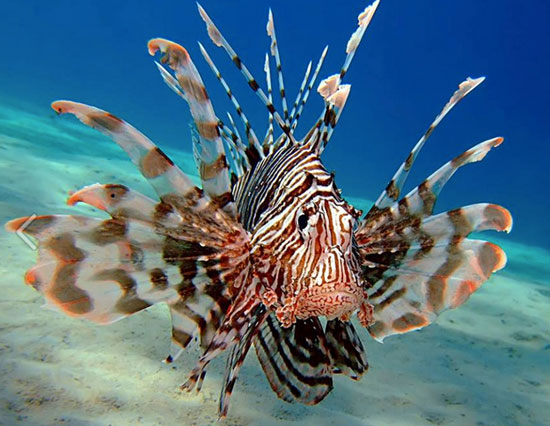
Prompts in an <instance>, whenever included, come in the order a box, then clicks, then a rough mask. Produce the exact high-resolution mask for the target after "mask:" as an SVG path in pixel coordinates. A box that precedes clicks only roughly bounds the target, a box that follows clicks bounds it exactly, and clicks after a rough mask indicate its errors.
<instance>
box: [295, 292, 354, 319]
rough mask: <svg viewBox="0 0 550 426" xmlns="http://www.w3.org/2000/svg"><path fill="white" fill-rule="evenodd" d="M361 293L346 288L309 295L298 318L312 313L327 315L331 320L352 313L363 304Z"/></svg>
mask: <svg viewBox="0 0 550 426" xmlns="http://www.w3.org/2000/svg"><path fill="white" fill-rule="evenodd" d="M361 302H362V298H361V296H360V295H358V294H356V293H353V292H351V291H346V290H337V291H331V292H326V293H320V294H316V295H311V296H309V297H308V298H307V299H306V300H304V301H303V303H302V306H301V307H300V309H299V311H298V312H297V314H296V316H297V317H298V318H309V317H311V316H312V315H316V316H325V317H326V318H327V319H329V320H331V319H334V318H338V317H341V316H344V315H347V314H350V313H352V312H353V311H355V310H356V309H358V308H359V306H360V305H361Z"/></svg>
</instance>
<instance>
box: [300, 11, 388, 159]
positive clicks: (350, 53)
mask: <svg viewBox="0 0 550 426" xmlns="http://www.w3.org/2000/svg"><path fill="white" fill-rule="evenodd" d="M379 3H380V0H376V1H374V2H373V3H372V4H371V5H369V6H367V7H366V8H365V10H363V12H361V13H360V14H359V16H358V17H357V29H356V30H355V32H354V33H353V34H352V35H351V37H350V38H349V40H348V43H347V45H346V58H345V60H344V64H343V65H342V68H341V69H340V73H339V74H334V75H332V76H330V77H328V78H325V79H324V80H323V81H321V83H320V84H319V88H318V89H317V91H318V92H319V94H320V95H321V96H322V97H323V99H324V100H325V109H324V111H323V113H322V114H321V117H320V119H319V120H318V121H317V123H316V124H315V125H314V126H313V128H312V130H310V131H309V132H308V136H314V137H313V138H308V137H306V138H305V139H304V142H303V143H304V144H306V145H308V146H310V147H311V148H312V149H314V150H315V151H316V152H318V153H319V154H321V153H322V152H323V150H324V149H325V147H326V145H327V143H328V141H329V140H330V137H331V136H332V133H333V131H334V128H335V127H336V124H337V123H338V119H339V118H340V115H341V113H342V109H343V108H344V105H345V103H346V100H347V98H348V96H349V92H350V89H351V86H350V85H349V84H341V82H342V79H343V78H344V76H345V75H346V73H347V71H348V69H349V66H350V65H351V62H352V60H353V57H354V56H355V52H356V51H357V48H358V47H359V44H360V43H361V40H362V39H363V36H364V34H365V32H366V30H367V28H368V26H369V24H370V22H371V20H372V17H373V16H374V14H375V12H376V9H377V8H378V4H379ZM314 129H319V131H318V132H314V131H313V130H314Z"/></svg>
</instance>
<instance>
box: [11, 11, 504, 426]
mask: <svg viewBox="0 0 550 426" xmlns="http://www.w3.org/2000/svg"><path fill="white" fill-rule="evenodd" d="M378 3H379V0H377V1H375V2H374V3H373V4H371V5H370V6H368V7H367V8H365V9H364V11H363V12H362V13H361V14H360V15H359V16H358V27H357V29H356V30H355V32H354V33H353V34H352V35H351V37H350V39H349V41H348V43H347V47H346V53H347V55H346V57H345V61H344V63H343V66H342V68H341V70H340V72H339V73H338V74H335V75H332V76H330V77H328V78H326V79H325V80H323V81H322V82H321V83H320V84H319V86H318V89H317V91H318V92H319V94H320V95H321V97H322V98H323V100H324V107H323V110H322V112H321V114H320V116H319V118H318V120H317V121H316V122H315V123H314V125H313V126H312V127H311V129H310V130H309V131H308V132H307V134H306V135H305V136H304V137H303V138H301V139H298V138H297V136H296V134H295V129H296V127H297V124H298V120H299V118H300V115H301V113H302V111H303V108H304V105H305V104H306V102H307V100H308V97H309V95H310V91H311V89H312V88H313V87H314V85H315V81H316V79H317V76H318V74H319V71H320V69H321V66H322V64H323V61H324V58H325V55H326V53H327V48H325V49H324V51H323V52H322V55H321V57H320V59H319V61H318V62H317V65H316V67H315V68H314V69H313V73H311V71H312V63H311V62H310V63H309V65H308V67H307V71H306V73H305V76H304V78H303V81H302V83H301V86H300V88H299V91H298V95H297V97H296V100H295V102H294V104H293V106H292V108H291V110H290V112H289V108H288V104H287V100H286V95H285V88H284V82H283V73H282V67H281V60H280V56H279V48H278V43H277V38H276V33H275V25H274V21H273V15H272V13H271V11H270V12H269V18H268V23H267V33H268V36H269V37H270V39H271V46H270V52H269V54H268V53H266V58H265V68H264V70H265V74H266V86H267V93H266V91H264V90H263V89H262V88H261V87H260V84H259V83H258V81H257V80H256V79H255V78H254V77H253V76H252V74H251V73H250V71H249V69H248V68H247V67H246V66H245V64H244V63H243V61H242V60H241V58H240V57H239V56H238V55H237V53H236V52H235V51H234V50H233V48H232V47H231V45H230V44H229V42H228V41H227V40H226V39H225V38H224V36H223V35H222V33H221V32H220V31H219V29H218V28H217V27H216V25H215V24H214V23H213V22H212V20H211V19H210V17H209V16H208V15H207V14H206V12H205V10H204V9H203V8H202V7H201V6H200V5H198V9H199V13H200V16H201V17H202V19H203V20H204V21H205V23H206V27H207V30H208V34H209V36H210V38H211V40H212V41H213V42H214V44H215V45H216V46H218V47H221V48H223V49H224V50H225V51H226V52H227V54H228V55H229V57H230V58H231V60H232V61H233V63H234V64H235V65H236V67H237V68H238V69H239V70H240V71H241V73H242V74H243V75H244V77H245V78H246V81H247V83H248V85H249V86H250V88H251V89H252V90H253V91H254V92H255V93H256V94H257V95H258V96H259V98H260V100H261V101H262V102H263V104H264V105H265V107H266V109H267V112H268V128H267V132H266V135H265V137H264V138H263V140H261V139H260V138H259V137H258V135H257V134H256V132H255V131H254V129H253V128H252V127H251V126H250V124H249V121H248V119H247V117H246V115H245V114H244V112H243V110H242V108H241V106H240V104H239V103H238V101H237V99H236V97H235V95H234V94H233V92H232V91H231V89H230V88H229V86H228V84H227V83H226V81H225V80H224V79H223V77H222V75H221V73H220V71H219V70H218V69H217V67H216V66H215V65H214V63H213V61H212V60H211V58H210V56H209V55H208V53H207V51H206V49H205V48H204V47H203V46H202V45H200V43H199V45H200V51H201V53H202V55H203V56H204V58H205V59H206V62H207V63H208V64H209V66H210V67H211V68H212V70H213V72H214V74H215V75H216V77H217V79H218V80H219V81H220V82H221V84H222V86H223V87H224V89H225V91H226V93H227V95H228V96H229V98H230V100H231V102H232V103H233V105H234V106H235V108H236V114H237V115H238V117H239V120H240V121H242V124H243V126H244V132H245V138H243V137H242V136H241V135H240V133H239V131H238V127H237V125H236V124H235V120H234V118H233V116H232V115H231V114H230V113H228V122H227V123H224V122H222V120H221V119H220V118H219V117H218V116H217V115H216V114H215V112H214V109H213V107H212V104H211V101H210V99H209V96H208V94H207V91H206V89H205V87H204V85H203V82H202V79H201V76H200V75H199V72H198V71H197V68H196V67H195V65H194V64H193V62H192V60H191V58H190V56H189V54H188V52H187V50H186V49H184V48H183V47H182V46H180V45H178V44H176V43H173V42H171V41H168V40H165V39H161V38H156V39H153V40H151V41H149V43H148V49H149V53H150V54H151V55H155V54H157V53H159V52H160V54H161V58H160V62H157V63H156V65H157V67H158V69H159V71H160V73H161V75H162V78H163V80H164V82H165V83H166V84H167V85H168V86H169V87H170V88H171V89H172V90H173V91H174V92H176V93H177V94H178V95H179V96H181V97H182V98H183V99H184V100H185V101H187V103H188V104H189V108H190V110H191V115H192V117H193V121H194V132H193V135H194V136H193V153H194V157H195V161H196V163H197V166H198V169H199V172H200V179H201V183H202V188H199V187H198V186H196V185H194V184H193V183H192V181H191V180H190V179H189V177H187V176H186V175H185V174H184V173H183V172H182V171H181V170H180V169H179V168H178V167H177V166H176V165H175V164H174V163H173V162H172V160H170V158H168V156H167V155H166V154H164V153H163V151H161V150H160V148H158V147H157V146H156V145H155V144H154V143H153V142H151V141H150V140H149V139H148V138H147V137H146V136H145V135H143V134H142V133H140V132H139V131H138V130H136V129H135V128H134V127H132V126H131V125H130V124H128V123H126V122H124V121H122V120H121V119H119V118H117V117H115V116H114V115H112V114H110V113H109V112H106V111H102V110H100V109H97V108H94V107H91V106H87V105H84V104H81V103H76V102H69V101H57V102H54V103H53V104H52V107H53V109H54V110H55V111H56V112H57V113H59V114H64V113H71V114H73V115H75V116H76V117H78V119H80V121H82V122H83V123H84V124H86V125H88V126H90V127H93V128H95V129H97V130H99V131H100V132H102V133H104V134H105V135H108V136H110V137H111V138H112V139H113V140H114V141H115V142H116V143H117V144H118V145H119V146H120V147H121V148H122V149H123V150H124V151H126V153H127V154H128V156H129V157H130V159H131V160H132V162H133V163H134V164H135V165H136V166H137V167H138V168H139V170H140V172H141V174H142V175H143V176H144V177H145V179H147V180H148V181H149V183H150V184H151V185H152V186H153V188H154V190H155V191H156V193H157V194H158V197H159V199H158V200H153V199H150V198H148V197H146V196H144V195H142V194H140V193H138V192H136V191H133V190H132V189H130V188H127V187H126V186H123V185H119V184H105V185H101V184H94V185H91V186H87V187H85V188H83V189H81V190H79V191H77V192H75V193H73V194H72V195H71V196H70V198H69V199H68V204H69V205H74V204H76V203H79V202H81V203H86V204H89V205H91V206H93V207H95V208H97V209H100V210H103V211H105V212H107V213H108V214H109V215H110V219H107V220H101V219H98V218H92V217H84V216H73V215H69V216H60V215H47V216H38V217H36V218H34V220H32V221H31V222H30V223H28V222H29V218H27V217H23V218H19V219H15V220H12V221H10V222H9V223H8V224H7V225H6V228H7V229H8V230H9V231H16V230H18V229H22V225H23V224H27V226H26V227H25V228H24V232H25V233H26V234H29V235H31V236H33V237H35V238H36V239H37V241H38V243H39V247H38V261H37V264H36V265H35V266H34V267H33V268H31V269H30V270H29V271H27V273H26V275H25V281H26V283H27V284H29V285H32V286H33V287H34V288H35V289H36V290H38V291H39V292H41V293H43V294H44V296H45V298H46V300H47V302H49V304H51V305H53V306H55V307H57V308H60V309H61V310H62V311H63V312H64V313H66V314H67V315H70V316H73V317H78V318H85V319H87V320H90V321H93V322H95V323H99V324H107V323H112V322H114V321H117V320H120V319H122V318H125V317H127V316H129V315H132V314H135V313H137V312H139V311H142V310H144V309H146V308H148V307H149V306H152V305H154V304H156V303H160V302H164V303H166V304H167V305H168V307H169V309H170V314H171V320H172V344H171V348H170V354H169V355H168V357H167V358H166V362H172V361H174V360H176V359H177V358H178V357H179V356H180V355H181V353H182V352H183V350H184V349H185V348H186V347H187V346H188V345H189V344H190V342H192V341H195V340H198V343H199V345H200V347H201V349H202V350H203V352H202V355H201V356H200V358H199V360H198V363H197V365H196V367H195V368H194V369H193V370H192V372H191V373H190V376H189V378H188V380H187V381H186V382H185V383H184V384H183V385H182V386H181V388H182V389H186V390H188V391H190V390H192V389H193V388H197V390H200V388H201V386H202V383H203V380H204V377H205V374H206V368H207V366H208V364H209V362H210V361H211V360H212V359H213V358H215V357H217V356H218V355H220V354H221V353H222V352H224V351H229V355H228V358H227V365H226V370H225V378H224V381H223V387H222V392H221V396H220V402H219V415H220V417H224V416H226V414H227V411H228V402H229V398H230V396H231V393H232V391H233V387H234V385H235V382H236V379H237V375H238V372H239V369H240V367H241V365H242V363H243V361H244V359H245V357H246V355H247V353H248V351H249V350H250V347H251V346H254V349H255V351H256V355H257V357H258V359H259V361H260V364H261V367H262V369H263V370H264V372H265V375H266V376H267V379H268V381H269V384H270V385H271V388H272V389H273V391H274V392H275V393H276V394H277V396H278V397H279V398H281V399H283V400H285V401H288V402H295V401H297V402H300V403H303V404H317V403H319V402H320V401H321V400H322V399H323V398H325V397H326V396H327V394H328V393H329V392H330V391H331V390H332V387H333V380H332V375H333V374H345V375H347V376H349V377H351V378H352V379H356V380H357V379H359V378H360V377H361V375H362V374H363V373H365V372H366V371H367V369H368V363H367V359H366V355H365V350H364V347H363V345H362V343H361V340H360V338H359V336H358V334H357V332H356V330H355V326H354V324H353V322H352V321H351V320H350V319H351V316H352V314H354V313H357V318H358V320H359V323H360V325H361V326H363V327H365V328H366V329H367V330H368V332H369V333H370V335H371V336H372V337H373V338H374V339H376V340H378V341H382V340H383V339H384V338H385V337H386V336H389V335H392V334H400V333H406V332H409V331H411V330H416V329H420V328H422V327H424V326H426V325H428V324H430V323H431V322H432V321H434V320H435V318H436V317H437V316H438V315H439V314H440V313H441V312H443V311H445V310H447V309H451V308H456V307H457V306H459V305H461V304H462V303H464V302H465V301H466V299H468V297H469V296H470V295H471V294H472V293H473V292H474V291H475V290H477V289H478V288H479V287H480V285H481V284H482V283H483V282H484V281H486V280H487V279H488V278H489V277H490V276H491V274H492V273H493V272H495V271H497V270H499V269H501V268H503V267H504V265H505V263H506V255H505V253H504V252H503V250H502V249H501V248H500V247H498V246H496V245H494V244H492V243H489V242H486V241H480V240H475V239H468V238H467V236H468V235H469V234H470V233H471V232H473V231H483V230H487V229H492V230H497V231H510V229H511V226H512V218H511V215H510V213H509V212H508V210H506V209H505V208H503V207H501V206H498V205H495V204H487V203H480V204H473V205H469V206H466V207H461V208H457V209H455V210H451V211H447V212H445V213H440V214H433V210H434V205H435V202H436V199H437V197H438V195H439V193H440V191H441V189H442V188H443V186H444V185H445V183H446V182H447V181H448V180H449V179H450V177H451V176H452V175H453V174H454V173H455V171H456V170H457V169H458V168H460V167H462V166H463V165H465V164H468V163H472V162H475V161H479V160H481V159H482V158H483V157H484V156H485V155H486V154H487V152H488V151H489V150H490V149H491V148H493V147H495V146H498V145H500V143H501V142H502V138H499V137H498V138H494V139H490V140H487V141H485V142H481V143H480V144H478V145H476V146H474V147H473V148H471V149H469V150H467V151H466V152H464V153H463V154H461V155H459V156H457V157H456V158H454V159H453V160H451V161H449V162H448V163H446V164H444V165H443V166H442V167H441V168H439V169H438V170H437V171H436V172H435V173H433V174H432V175H431V176H429V177H428V178H427V179H425V180H424V181H423V182H422V183H421V184H420V185H418V186H417V187H416V188H414V189H413V190H412V191H410V192H409V193H408V194H406V195H404V196H402V194H401V190H402V188H403V185H404V183H405V180H406V179H407V176H408V174H409V171H410V169H411V167H412V165H413V163H414V162H415V160H416V158H417V156H418V153H419V151H420V150H421V148H422V147H423V145H424V143H425V142H426V140H427V139H428V137H429V136H430V135H431V134H432V132H433V130H434V129H435V128H436V126H437V125H438V124H439V123H440V121H441V120H442V119H443V117H445V116H446V115H447V113H448V112H449V111H450V110H451V109H452V108H453V107H454V106H455V105H456V104H457V103H458V102H459V101H460V100H461V99H462V98H463V97H464V96H466V95H467V94H468V93H470V91H472V90H473V89H474V88H475V87H477V86H478V85H479V84H480V83H481V82H482V81H483V78H477V79H471V78H468V79H467V80H466V81H464V82H462V83H461V84H460V85H459V88H458V90H456V91H455V92H454V94H453V95H452V97H451V98H450V100H449V101H448V103H447V104H446V105H445V106H444V107H443V109H442V111H441V112H440V113H439V114H438V115H437V117H436V118H435V120H434V121H433V123H432V124H431V125H430V126H429V128H428V130H427V131H426V133H425V134H424V135H423V136H422V137H421V139H420V140H419V141H418V143H417V144H416V145H415V146H414V148H413V149H412V151H411V152H410V153H409V155H408V156H407V157H406V159H405V161H404V162H403V163H402V164H401V166H400V167H399V169H398V170H397V172H396V173H395V175H394V176H393V178H392V179H391V180H390V182H389V184H388V185H387V187H386V188H385V189H384V190H383V191H382V193H381V195H380V196H379V197H378V199H377V200H376V202H375V203H374V205H373V206H372V208H371V209H370V210H369V211H368V213H366V215H363V214H362V212H361V211H359V210H357V209H355V208H354V207H352V206H351V205H350V204H349V203H348V202H346V201H345V200H344V199H343V198H342V196H341V191H340V190H339V189H338V188H337V187H336V185H335V182H334V175H333V174H332V173H330V172H328V171H327V170H326V168H325V167H324V166H323V164H322V162H321V159H320V156H321V153H322V152H323V150H324V148H325V147H326V145H327V143H328V141H329V139H330V138H331V136H332V133H333V131H334V128H335V127H336V125H337V123H338V120H339V118H340V115H341V113H342V109H343V108H344V105H345V103H346V100H347V98H348V95H349V93H350V85H349V84H343V83H342V80H343V78H344V76H345V74H346V72H347V71H348V68H349V65H350V63H351V61H352V59H353V57H354V55H355V52H356V50H357V47H358V45H359V43H360V41H361V39H362V37H363V35H364V33H365V31H366V29H367V27H368V25H369V23H370V21H371V18H372V17H373V15H374V13H375V11H376V8H377V6H378ZM273 58H274V59H273ZM273 61H274V62H275V65H276V69H277V75H278V87H279V90H280V100H281V105H282V109H281V110H280V111H281V112H279V111H278V110H277V108H276V107H275V105H274V104H273V92H272V85H271V73H270V68H271V65H270V63H271V62H273ZM310 75H311V78H310ZM275 129H276V130H277V131H275ZM278 133H280V134H279V135H278V136H277V134H278Z"/></svg>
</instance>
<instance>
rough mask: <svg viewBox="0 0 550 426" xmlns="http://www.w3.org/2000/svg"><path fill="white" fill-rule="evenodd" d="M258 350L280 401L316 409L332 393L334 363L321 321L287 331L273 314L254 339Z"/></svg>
mask: <svg viewBox="0 0 550 426" xmlns="http://www.w3.org/2000/svg"><path fill="white" fill-rule="evenodd" d="M254 347H255V349H256V354H257V356H258V360H259V361H260V364H261V366H262V368H263V370H264V372H265V375H266V377H267V379H268V381H269V384H270V385H271V388H272V389H273V391H274V392H275V393H276V394H277V395H278V396H279V398H281V399H283V400H285V401H287V402H301V403H303V404H308V405H313V404H317V403H319V402H320V401H322V400H323V399H324V398H325V397H326V396H327V395H328V394H329V392H330V391H331V390H332V387H333V384H332V368H331V361H330V357H329V354H328V348H327V342H326V339H325V335H324V332H323V329H322V327H321V323H320V322H319V319H318V318H308V319H307V320H298V321H296V323H295V324H293V326H292V327H289V328H283V327H282V325H281V323H280V322H279V320H278V319H277V318H276V316H275V314H273V313H272V314H270V315H269V316H268V317H267V318H266V320H265V322H264V323H263V324H262V326H261V329H260V332H259V333H258V335H257V336H256V337H255V338H254Z"/></svg>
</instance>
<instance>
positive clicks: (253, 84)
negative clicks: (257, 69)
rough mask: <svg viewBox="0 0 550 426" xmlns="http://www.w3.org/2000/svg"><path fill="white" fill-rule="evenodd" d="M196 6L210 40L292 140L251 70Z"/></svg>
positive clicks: (283, 121) (282, 120)
mask: <svg viewBox="0 0 550 426" xmlns="http://www.w3.org/2000/svg"><path fill="white" fill-rule="evenodd" d="M197 7H198V9H199V14H200V16H201V18H202V20H203V21H204V22H205V23H206V29H207V32H208V35H209V37H210V39H211V40H212V42H213V43H214V44H215V45H216V46H218V47H222V48H223V49H224V50H225V52H226V53H227V55H228V56H229V57H230V58H231V60H232V61H233V63H234V64H235V66H236V67H237V69H239V70H240V71H241V74H242V75H243V76H244V78H245V79H246V82H247V83H248V85H249V86H250V88H251V89H252V91H253V92H254V93H256V95H257V96H258V97H259V98H260V100H261V101H262V103H263V104H264V105H265V106H266V108H267V110H268V111H269V112H270V113H271V114H273V117H274V118H275V121H276V122H277V124H278V125H279V127H280V128H281V130H282V131H283V133H284V134H285V135H286V136H287V137H288V138H289V139H290V140H291V141H294V138H293V136H292V133H291V132H290V127H289V126H288V125H287V124H286V122H285V120H284V119H283V118H282V117H281V115H280V114H279V113H278V112H277V110H276V108H275V106H274V105H273V103H272V102H270V101H269V99H268V97H267V95H266V94H265V92H264V91H263V89H262V88H261V87H260V86H259V84H258V82H257V80H256V79H255V78H254V77H253V76H252V74H251V72H250V71H249V70H248V68H247V67H246V65H245V64H244V62H243V61H242V59H241V58H240V57H239V56H238V55H237V53H236V52H235V50H233V48H232V47H231V45H230V44H229V42H228V41H227V40H226V39H225V37H224V36H223V35H222V33H221V32H220V30H219V29H218V28H217V27H216V25H215V24H214V22H213V21H212V19H210V17H209V16H208V14H207V13H206V11H205V10H204V8H203V7H202V6H201V5H200V4H198V3H197Z"/></svg>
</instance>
